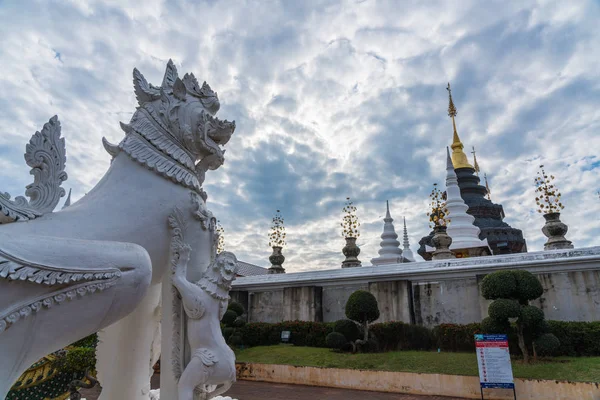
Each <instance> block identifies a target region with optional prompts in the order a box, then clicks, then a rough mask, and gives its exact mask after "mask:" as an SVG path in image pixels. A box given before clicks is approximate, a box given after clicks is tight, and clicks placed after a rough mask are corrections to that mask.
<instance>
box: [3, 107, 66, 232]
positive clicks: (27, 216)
mask: <svg viewBox="0 0 600 400" xmlns="http://www.w3.org/2000/svg"><path fill="white" fill-rule="evenodd" d="M25 161H26V162H27V165H29V166H30V167H31V171H30V172H29V173H30V174H31V175H33V183H32V184H30V185H28V186H27V188H26V190H25V195H26V196H27V197H29V199H30V200H29V201H27V199H25V197H23V196H18V197H17V198H15V199H14V200H10V195H9V194H8V193H2V192H0V224H1V223H8V222H14V221H28V220H31V219H34V218H37V217H40V216H42V215H44V214H46V213H48V212H51V211H53V210H54V208H55V207H56V205H57V204H58V201H59V200H60V198H61V197H63V196H64V195H65V189H64V188H62V187H61V185H62V183H63V182H64V181H66V180H67V173H66V172H65V162H66V161H67V156H66V150H65V139H64V138H62V137H60V122H58V117H57V116H56V115H55V116H54V117H52V118H50V121H48V122H47V123H46V124H44V128H43V129H42V131H41V132H36V133H35V134H34V135H33V136H32V137H31V139H30V140H29V144H27V146H26V147H25Z"/></svg>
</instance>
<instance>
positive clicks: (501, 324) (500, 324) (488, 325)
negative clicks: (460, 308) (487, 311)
mask: <svg viewBox="0 0 600 400" xmlns="http://www.w3.org/2000/svg"><path fill="white" fill-rule="evenodd" d="M481 330H482V331H483V332H484V333H489V334H493V333H508V332H509V330H510V323H509V322H508V321H498V320H495V319H493V318H490V317H485V318H484V319H483V321H481Z"/></svg>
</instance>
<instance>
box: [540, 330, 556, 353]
mask: <svg viewBox="0 0 600 400" xmlns="http://www.w3.org/2000/svg"><path fill="white" fill-rule="evenodd" d="M559 348H560V341H559V340H558V338H557V337H556V336H554V335H553V334H552V333H545V334H543V335H542V336H540V337H539V338H537V340H536V341H535V350H536V352H537V353H538V354H539V355H541V356H553V355H555V354H556V353H557V352H558V349H559Z"/></svg>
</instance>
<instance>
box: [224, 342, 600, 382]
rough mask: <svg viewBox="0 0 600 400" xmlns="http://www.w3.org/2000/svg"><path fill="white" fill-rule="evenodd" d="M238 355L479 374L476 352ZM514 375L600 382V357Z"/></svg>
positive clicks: (274, 350) (267, 349) (308, 350)
mask: <svg viewBox="0 0 600 400" xmlns="http://www.w3.org/2000/svg"><path fill="white" fill-rule="evenodd" d="M236 355H237V361H240V362H254V363H262V364H286V365H294V366H310V367H327V368H351V369H368V370H378V371H403V372H419V373H427V374H435V373H439V374H449V375H475V376H476V375H478V372H477V358H476V356H475V352H473V353H443V352H442V353H436V352H424V351H395V352H389V353H371V354H348V353H335V352H332V351H330V350H329V349H321V348H315V347H294V346H290V345H279V346H264V347H252V348H249V349H244V350H238V351H236ZM513 373H514V375H515V377H516V378H530V379H549V380H565V381H582V382H600V357H557V358H553V359H548V360H544V361H538V362H537V363H535V364H530V365H525V364H523V363H522V362H521V361H513Z"/></svg>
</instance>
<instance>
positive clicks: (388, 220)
mask: <svg viewBox="0 0 600 400" xmlns="http://www.w3.org/2000/svg"><path fill="white" fill-rule="evenodd" d="M386 204H387V211H386V214H385V218H384V219H383V222H384V224H383V233H382V234H381V239H382V240H381V244H380V245H381V248H380V249H379V257H377V258H373V259H372V260H371V264H373V265H384V264H398V263H401V262H403V260H404V258H403V257H402V249H401V248H400V242H399V241H398V235H397V234H396V230H395V229H394V224H393V223H392V222H393V221H394V220H393V219H392V216H391V215H390V203H389V202H387V201H386Z"/></svg>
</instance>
